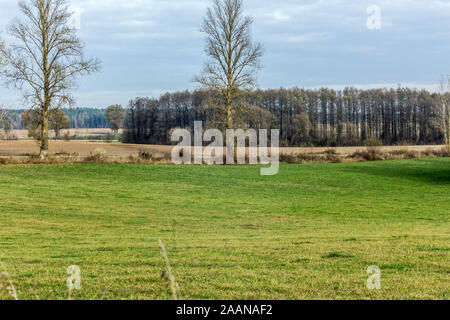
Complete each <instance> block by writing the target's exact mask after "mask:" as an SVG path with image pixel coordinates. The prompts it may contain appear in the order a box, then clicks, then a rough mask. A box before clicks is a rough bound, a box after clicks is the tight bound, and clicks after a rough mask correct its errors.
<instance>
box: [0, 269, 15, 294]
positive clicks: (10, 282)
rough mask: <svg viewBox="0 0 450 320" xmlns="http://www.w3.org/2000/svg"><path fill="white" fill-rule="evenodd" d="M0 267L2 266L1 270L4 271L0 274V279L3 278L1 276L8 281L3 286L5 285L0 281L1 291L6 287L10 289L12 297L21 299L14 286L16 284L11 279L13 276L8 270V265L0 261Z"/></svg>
mask: <svg viewBox="0 0 450 320" xmlns="http://www.w3.org/2000/svg"><path fill="white" fill-rule="evenodd" d="M0 268H1V270H3V271H2V273H1V274H0V279H1V278H5V280H6V283H7V285H6V286H3V285H2V284H1V283H0V291H1V290H2V289H3V288H6V290H8V292H9V294H10V295H11V297H13V298H14V299H15V300H19V298H18V296H17V291H16V288H15V287H14V284H13V282H12V280H11V276H10V275H9V273H8V271H7V270H6V267H5V265H4V264H3V262H2V261H0Z"/></svg>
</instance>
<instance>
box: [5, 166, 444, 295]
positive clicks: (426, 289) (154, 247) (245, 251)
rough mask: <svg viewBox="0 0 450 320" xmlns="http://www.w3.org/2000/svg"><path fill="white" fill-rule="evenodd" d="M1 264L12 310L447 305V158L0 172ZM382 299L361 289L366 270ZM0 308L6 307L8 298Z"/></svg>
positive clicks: (24, 168)
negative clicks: (21, 302) (69, 305)
mask: <svg viewBox="0 0 450 320" xmlns="http://www.w3.org/2000/svg"><path fill="white" fill-rule="evenodd" d="M0 199H1V201H0V226H1V228H0V260H1V261H3V262H4V264H5V265H6V267H7V269H8V271H9V273H10V274H11V276H12V279H13V281H14V284H15V286H16V289H17V291H18V295H19V298H22V299H66V298H67V287H66V279H67V274H66V271H67V267H68V266H70V265H78V266H80V268H81V271H82V290H81V291H79V292H75V293H73V295H72V296H73V298H74V299H98V298H99V297H100V296H102V295H103V292H105V296H104V297H105V299H170V298H171V293H170V289H169V286H168V283H167V282H166V281H165V280H163V279H161V273H162V271H163V269H164V263H163V260H162V258H161V256H160V249H159V245H158V239H161V240H162V241H163V242H164V244H165V246H166V248H167V253H168V256H169V259H170V262H171V264H172V268H173V272H174V274H175V276H176V280H177V282H178V283H179V286H180V295H181V297H182V298H185V299H327V298H330V299H449V298H450V291H449V280H450V279H449V276H450V262H449V261H450V259H449V258H450V252H449V250H450V245H449V240H450V223H449V214H450V202H449V201H450V159H448V158H447V159H421V160H417V159H416V160H404V161H384V162H370V163H341V164H311V165H283V166H281V168H280V173H279V174H278V175H277V176H273V177H262V176H260V175H259V168H258V167H256V166H255V167H252V166H217V167H216V166H213V167H207V166H182V167H179V166H151V165H126V164H120V165H119V164H118V165H112V164H78V165H28V166H11V165H5V166H0ZM373 264H375V265H378V266H379V267H380V268H381V276H382V289H381V290H379V291H377V290H375V291H370V290H368V289H367V288H366V280H367V278H368V274H366V269H367V267H368V266H370V265H373ZM0 298H2V299H6V298H8V295H7V293H6V291H5V290H3V291H1V292H0Z"/></svg>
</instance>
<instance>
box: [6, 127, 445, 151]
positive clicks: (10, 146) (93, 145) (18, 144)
mask: <svg viewBox="0 0 450 320" xmlns="http://www.w3.org/2000/svg"><path fill="white" fill-rule="evenodd" d="M85 130H86V129H85ZM91 130H92V129H91ZM100 130H101V129H100ZM91 133H92V131H91ZM172 148H173V146H160V145H134V144H121V143H102V142H88V141H50V154H51V155H55V154H77V155H79V156H88V155H90V154H94V153H96V152H97V151H102V152H104V153H105V154H106V155H108V156H115V157H117V156H121V157H128V156H135V155H137V154H139V152H141V151H144V152H147V153H149V154H152V155H161V154H170V152H171V150H172ZM443 148H444V146H437V145H435V146H390V147H381V148H380V152H394V151H414V152H426V151H437V150H441V149H443ZM330 149H332V150H334V151H335V152H336V153H337V154H339V155H342V156H349V155H351V154H354V153H355V152H364V151H365V150H366V147H337V148H280V152H281V154H285V155H287V154H322V153H325V152H326V151H327V150H330ZM37 153H39V146H38V144H37V143H36V142H35V141H30V140H27V141H0V156H25V155H32V154H37Z"/></svg>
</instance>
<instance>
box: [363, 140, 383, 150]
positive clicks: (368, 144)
mask: <svg viewBox="0 0 450 320" xmlns="http://www.w3.org/2000/svg"><path fill="white" fill-rule="evenodd" d="M364 146H365V147H368V148H370V147H382V146H383V142H382V141H381V140H380V139H377V138H368V139H366V140H364Z"/></svg>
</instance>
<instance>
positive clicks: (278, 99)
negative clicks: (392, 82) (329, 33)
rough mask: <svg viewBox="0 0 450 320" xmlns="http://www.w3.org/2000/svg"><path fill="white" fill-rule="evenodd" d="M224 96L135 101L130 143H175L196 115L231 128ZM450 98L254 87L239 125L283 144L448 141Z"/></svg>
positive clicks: (240, 110)
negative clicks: (174, 135) (273, 132)
mask: <svg viewBox="0 0 450 320" xmlns="http://www.w3.org/2000/svg"><path fill="white" fill-rule="evenodd" d="M220 100H221V96H220V94H219V93H216V92H214V91H211V90H195V91H184V92H175V93H166V94H164V95H162V96H161V97H160V98H159V99H151V98H136V99H134V100H132V101H130V104H129V107H128V109H127V116H126V119H125V123H124V134H123V142H125V143H140V144H170V143H171V142H170V133H171V130H173V129H174V128H193V123H194V120H197V121H200V120H201V121H203V124H204V127H209V128H213V127H214V128H219V129H222V130H225V129H226V126H227V125H226V123H225V121H224V120H223V119H225V118H226V116H225V112H226V111H225V110H224V108H223V107H221V105H223V103H221V101H220ZM444 100H445V101H450V96H449V94H446V95H444V96H441V95H440V94H437V93H430V92H427V91H424V90H421V91H419V90H413V89H408V88H398V89H396V90H395V89H372V90H358V89H355V88H346V89H344V90H331V89H326V88H322V89H317V90H307V89H299V88H294V89H269V90H255V91H247V92H245V93H243V94H242V95H241V96H240V98H239V99H238V100H237V101H236V105H235V110H236V112H235V113H234V114H233V123H234V125H235V127H236V128H255V129H262V128H264V129H272V128H276V129H280V144H281V145H282V146H356V145H363V144H364V142H365V141H366V140H368V139H370V138H373V139H378V140H380V141H381V142H382V143H383V144H384V145H403V144H417V145H425V144H442V143H444V130H443V129H442V126H441V122H440V120H439V119H440V116H441V112H442V101H444ZM448 105H449V103H447V108H448ZM239 106H241V107H239Z"/></svg>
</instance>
